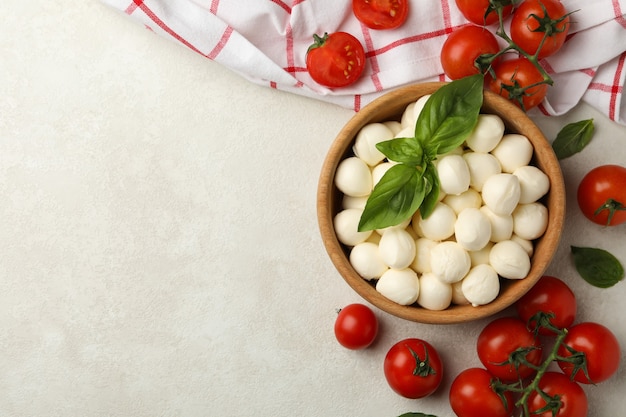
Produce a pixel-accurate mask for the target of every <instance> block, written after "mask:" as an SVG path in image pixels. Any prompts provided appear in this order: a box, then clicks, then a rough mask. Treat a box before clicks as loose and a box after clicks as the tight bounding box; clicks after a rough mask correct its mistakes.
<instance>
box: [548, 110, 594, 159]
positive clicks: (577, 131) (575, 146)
mask: <svg viewBox="0 0 626 417" xmlns="http://www.w3.org/2000/svg"><path fill="white" fill-rule="evenodd" d="M593 132H594V125H593V119H588V120H581V121H578V122H575V123H570V124H568V125H566V126H565V127H564V128H563V129H561V131H560V132H559V133H558V134H557V135H556V139H554V141H553V142H552V149H554V153H556V157H557V158H558V159H565V158H568V157H570V156H572V155H574V154H576V153H578V152H580V151H582V150H583V149H584V148H585V147H586V146H587V145H588V144H589V142H590V141H591V138H592V137H593Z"/></svg>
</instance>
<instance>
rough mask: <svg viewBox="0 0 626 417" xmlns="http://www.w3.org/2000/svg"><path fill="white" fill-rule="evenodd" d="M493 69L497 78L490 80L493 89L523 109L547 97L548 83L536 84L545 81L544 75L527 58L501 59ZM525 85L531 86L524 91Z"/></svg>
mask: <svg viewBox="0 0 626 417" xmlns="http://www.w3.org/2000/svg"><path fill="white" fill-rule="evenodd" d="M493 70H494V73H495V78H491V79H490V81H489V88H490V89H491V91H493V92H494V93H497V94H500V95H501V96H503V97H504V98H508V99H509V100H510V101H512V102H513V103H515V104H517V105H518V106H519V107H521V108H522V109H524V110H529V109H531V108H533V107H535V106H537V105H538V104H539V103H541V102H542V101H543V99H544V98H545V97H546V93H547V92H548V85H547V84H538V85H535V84H537V83H540V82H542V81H543V75H541V72H539V70H538V69H537V68H536V67H535V66H534V65H533V64H532V63H531V62H530V61H529V60H527V59H526V58H515V59H509V60H503V61H500V62H498V63H496V64H494V66H493ZM530 86H532V87H530ZM525 87H530V88H527V89H526V90H525V91H523V92H522V91H521V89H522V88H525Z"/></svg>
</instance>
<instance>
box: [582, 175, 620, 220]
mask: <svg viewBox="0 0 626 417" xmlns="http://www.w3.org/2000/svg"><path fill="white" fill-rule="evenodd" d="M577 200H578V206H579V207H580V210H581V211H582V213H583V215H584V216H585V217H586V218H588V219H589V220H591V221H592V222H594V223H596V224H599V225H603V226H617V225H620V224H622V223H625V222H626V168H625V167H623V166H620V165H601V166H598V167H596V168H594V169H592V170H591V171H589V172H588V173H587V174H586V175H585V176H584V177H583V179H582V181H581V182H580V184H579V185H578V192H577Z"/></svg>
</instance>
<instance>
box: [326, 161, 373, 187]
mask: <svg viewBox="0 0 626 417" xmlns="http://www.w3.org/2000/svg"><path fill="white" fill-rule="evenodd" d="M335 185H336V186H337V188H338V189H339V191H341V192H342V193H344V194H346V195H349V196H351V197H364V196H367V195H369V194H370V193H371V192H372V172H371V171H370V168H369V166H368V165H367V164H366V163H365V162H363V160H362V159H360V158H357V157H356V156H351V157H349V158H346V159H344V160H343V161H341V162H340V163H339V165H338V166H337V171H336V172H335Z"/></svg>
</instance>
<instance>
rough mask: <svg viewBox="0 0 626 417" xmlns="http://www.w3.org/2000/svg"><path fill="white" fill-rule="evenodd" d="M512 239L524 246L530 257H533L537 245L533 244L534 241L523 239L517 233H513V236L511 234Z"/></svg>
mask: <svg viewBox="0 0 626 417" xmlns="http://www.w3.org/2000/svg"><path fill="white" fill-rule="evenodd" d="M511 240H512V241H513V242H516V243H518V244H519V245H520V246H521V247H522V248H524V250H525V251H526V253H527V254H528V256H529V257H532V256H533V253H535V245H533V242H531V241H530V240H528V239H523V238H521V237H519V236H518V235H516V234H515V233H513V236H511Z"/></svg>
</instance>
